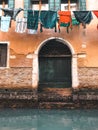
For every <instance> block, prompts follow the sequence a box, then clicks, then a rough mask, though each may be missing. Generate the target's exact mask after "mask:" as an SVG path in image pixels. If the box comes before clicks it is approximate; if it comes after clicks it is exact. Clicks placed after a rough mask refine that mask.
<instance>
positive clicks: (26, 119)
mask: <svg viewBox="0 0 98 130" xmlns="http://www.w3.org/2000/svg"><path fill="white" fill-rule="evenodd" d="M0 130H98V110H32V109H16V110H12V109H4V110H0Z"/></svg>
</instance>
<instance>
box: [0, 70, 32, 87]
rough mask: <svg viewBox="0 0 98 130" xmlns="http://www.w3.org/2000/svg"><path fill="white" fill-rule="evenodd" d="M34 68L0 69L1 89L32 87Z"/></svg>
mask: <svg viewBox="0 0 98 130" xmlns="http://www.w3.org/2000/svg"><path fill="white" fill-rule="evenodd" d="M31 86H32V68H6V69H0V88H2V87H3V88H4V87H12V88H13V87H15V88H17V87H31Z"/></svg>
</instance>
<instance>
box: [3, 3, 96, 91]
mask: <svg viewBox="0 0 98 130" xmlns="http://www.w3.org/2000/svg"><path fill="white" fill-rule="evenodd" d="M0 6H1V8H10V9H17V8H22V9H23V10H22V11H21V12H20V13H19V14H18V15H17V17H16V18H24V17H25V18H27V11H28V10H29V9H32V10H40V11H41V10H55V11H58V10H63V11H65V10H70V11H87V10H89V11H91V12H92V15H93V19H92V21H91V22H90V24H87V25H86V28H83V26H82V25H81V24H80V25H79V26H73V27H72V29H69V32H67V31H66V27H61V29H60V32H59V31H58V29H57V32H55V31H54V29H45V28H43V32H40V25H39V24H38V30H37V34H29V33H28V31H27V30H26V32H24V33H20V32H19V33H18V32H16V31H15V29H16V23H17V20H13V19H12V20H11V27H10V28H9V30H8V32H3V31H0V88H37V89H38V88H39V87H40V88H43V87H54V88H82V87H83V88H85V87H90V88H97V87H98V83H97V82H98V56H97V53H98V51H97V50H98V36H97V35H98V30H97V23H98V19H97V17H96V16H95V15H94V14H93V10H98V2H97V0H93V1H92V0H69V1H67V0H65V1H64V0H57V1H55V0H45V1H44V0H42V1H39V0H2V1H1V2H0ZM0 14H1V16H2V15H4V12H3V11H2V10H1V12H0ZM57 26H58V25H57Z"/></svg>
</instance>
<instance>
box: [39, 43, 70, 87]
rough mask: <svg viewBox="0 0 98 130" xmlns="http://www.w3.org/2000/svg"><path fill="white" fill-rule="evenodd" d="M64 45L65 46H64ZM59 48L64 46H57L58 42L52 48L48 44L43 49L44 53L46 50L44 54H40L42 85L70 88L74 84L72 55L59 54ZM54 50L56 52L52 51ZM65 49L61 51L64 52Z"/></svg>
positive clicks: (40, 78) (40, 80) (40, 82)
mask: <svg viewBox="0 0 98 130" xmlns="http://www.w3.org/2000/svg"><path fill="white" fill-rule="evenodd" d="M51 45H53V44H51ZM62 47H63V48H64V46H62ZM45 48H46V50H45ZM65 48H66V47H65ZM58 49H62V48H61V47H60V46H58V47H57V46H56V44H55V45H54V46H51V47H50V49H49V46H48V45H47V46H46V47H44V48H43V49H42V53H43V52H44V54H42V55H40V56H39V86H40V87H52V88H53V87H55V88H68V87H71V86H72V81H71V55H69V54H68V55H67V54H59V55H58V54H57V53H58V51H59V50H58ZM53 50H55V52H56V54H54V52H52V51H53ZM63 50H64V49H63ZM63 50H60V51H59V52H62V51H63ZM66 50H67V49H66ZM66 50H65V51H66ZM45 51H46V53H45Z"/></svg>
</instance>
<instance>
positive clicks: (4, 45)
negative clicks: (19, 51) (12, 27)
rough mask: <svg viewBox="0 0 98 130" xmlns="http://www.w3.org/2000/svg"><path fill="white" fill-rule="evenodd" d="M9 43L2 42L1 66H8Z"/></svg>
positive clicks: (0, 50)
mask: <svg viewBox="0 0 98 130" xmlns="http://www.w3.org/2000/svg"><path fill="white" fill-rule="evenodd" d="M7 53H8V44H7V43H0V67H7Z"/></svg>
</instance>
